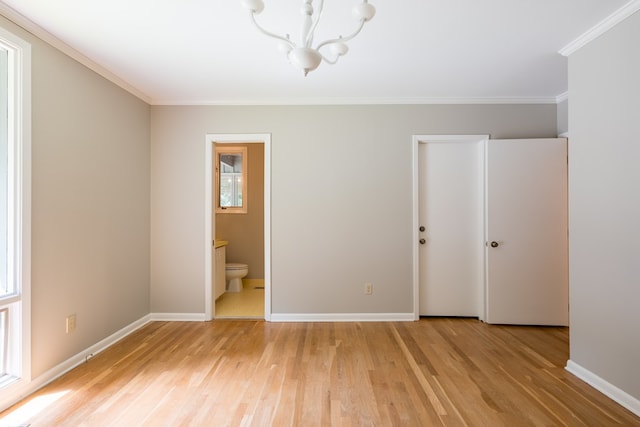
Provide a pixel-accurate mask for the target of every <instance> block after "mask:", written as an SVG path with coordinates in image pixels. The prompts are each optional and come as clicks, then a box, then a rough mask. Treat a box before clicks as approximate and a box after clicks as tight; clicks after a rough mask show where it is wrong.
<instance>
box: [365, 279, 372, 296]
mask: <svg viewBox="0 0 640 427" xmlns="http://www.w3.org/2000/svg"><path fill="white" fill-rule="evenodd" d="M372 293H373V285H372V284H371V283H369V282H367V283H365V284H364V294H365V295H371V294H372Z"/></svg>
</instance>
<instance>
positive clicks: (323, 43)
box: [316, 19, 367, 50]
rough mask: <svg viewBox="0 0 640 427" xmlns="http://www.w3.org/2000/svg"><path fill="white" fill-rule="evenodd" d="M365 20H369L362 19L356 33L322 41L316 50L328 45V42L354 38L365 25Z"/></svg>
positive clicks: (346, 40) (342, 41)
mask: <svg viewBox="0 0 640 427" xmlns="http://www.w3.org/2000/svg"><path fill="white" fill-rule="evenodd" d="M365 22H367V21H366V20H364V19H361V20H360V26H359V27H358V29H357V30H356V31H355V32H354V33H352V34H351V35H349V36H347V37H338V38H337V39H331V40H327V41H324V42H322V43H320V44H319V45H318V47H317V48H316V50H320V48H322V47H323V46H326V45H328V44H333V43H344V42H348V41H349V40H351V39H352V38H354V37H355V36H357V35H358V34H360V31H362V28H363V27H364V24H365Z"/></svg>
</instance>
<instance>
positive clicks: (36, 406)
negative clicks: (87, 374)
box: [0, 390, 69, 426]
mask: <svg viewBox="0 0 640 427" xmlns="http://www.w3.org/2000/svg"><path fill="white" fill-rule="evenodd" d="M67 393H69V390H65V391H59V392H57V393H50V394H45V395H43V396H38V397H35V398H33V399H31V400H29V401H28V402H27V403H25V404H23V405H22V406H20V407H18V408H17V409H15V410H14V411H11V412H9V413H8V414H7V415H5V416H4V417H2V418H0V426H21V425H29V420H30V419H31V418H33V417H35V416H36V415H38V414H39V413H40V412H42V411H44V410H45V409H47V408H48V407H49V406H50V405H52V404H53V403H55V402H56V401H57V400H58V399H60V398H61V397H63V396H64V395H66V394H67Z"/></svg>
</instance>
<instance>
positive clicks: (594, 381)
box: [565, 360, 640, 417]
mask: <svg viewBox="0 0 640 427" xmlns="http://www.w3.org/2000/svg"><path fill="white" fill-rule="evenodd" d="M565 369H566V370H567V371H569V372H571V373H572V374H573V375H575V376H576V377H578V378H580V379H581V380H582V381H584V382H586V383H587V384H589V385H590V386H591V387H593V388H595V389H596V390H598V391H599V392H600V393H602V394H604V395H605V396H607V397H609V398H611V399H613V400H614V401H616V402H617V403H619V404H620V405H622V406H624V407H625V408H627V409H628V410H630V411H631V412H633V413H634V414H636V415H637V416H639V417H640V400H638V399H636V398H635V397H633V396H631V395H630V394H629V393H627V392H625V391H623V390H621V389H619V388H618V387H616V386H614V385H613V384H611V383H610V382H608V381H606V380H604V379H602V378H600V377H599V376H597V375H596V374H594V373H593V372H591V371H589V370H588V369H585V368H583V367H582V366H580V365H578V364H577V363H575V362H573V361H572V360H569V361H567V366H566V367H565Z"/></svg>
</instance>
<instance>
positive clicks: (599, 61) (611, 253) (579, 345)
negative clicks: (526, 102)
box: [569, 12, 640, 399]
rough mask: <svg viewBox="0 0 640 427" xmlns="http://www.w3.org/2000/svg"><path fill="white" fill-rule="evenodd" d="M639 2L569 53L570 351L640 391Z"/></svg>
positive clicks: (603, 373)
mask: <svg viewBox="0 0 640 427" xmlns="http://www.w3.org/2000/svg"><path fill="white" fill-rule="evenodd" d="M638 40H640V12H636V13H635V14H634V15H632V16H631V17H630V18H627V19H626V20H625V21H623V22H622V23H620V24H618V25H617V26H616V27H614V28H613V29H612V30H610V31H608V32H607V33H605V34H604V35H602V36H600V37H599V38H597V39H596V40H595V41H593V42H591V43H589V44H588V45H587V46H585V47H583V48H581V49H580V50H578V51H577V52H575V53H574V54H572V55H571V56H570V57H569V85H570V87H569V91H570V93H571V104H570V106H569V122H570V123H571V129H570V133H571V135H570V138H569V144H570V146H569V159H570V165H569V170H570V173H569V188H570V194H569V198H570V204H569V211H570V217H569V224H570V248H571V251H570V262H569V265H570V293H571V295H570V304H571V360H572V361H573V362H575V363H577V364H579V365H581V366H582V367H584V368H586V369H587V370H589V371H591V372H592V373H594V374H596V375H598V376H599V377H601V378H603V379H605V380H606V381H608V382H610V383H612V384H614V385H615V386H617V387H618V388H620V389H622V390H624V391H626V392H627V393H628V394H630V395H632V396H633V397H635V398H636V399H640V370H639V369H638V361H640V333H639V332H638V331H639V329H638V325H640V310H638V303H639V302H640V262H639V260H640V246H639V243H638V242H640V226H639V223H638V221H639V218H640V167H639V166H638V162H639V160H640V120H639V118H640V81H639V80H638V76H640V49H638Z"/></svg>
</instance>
